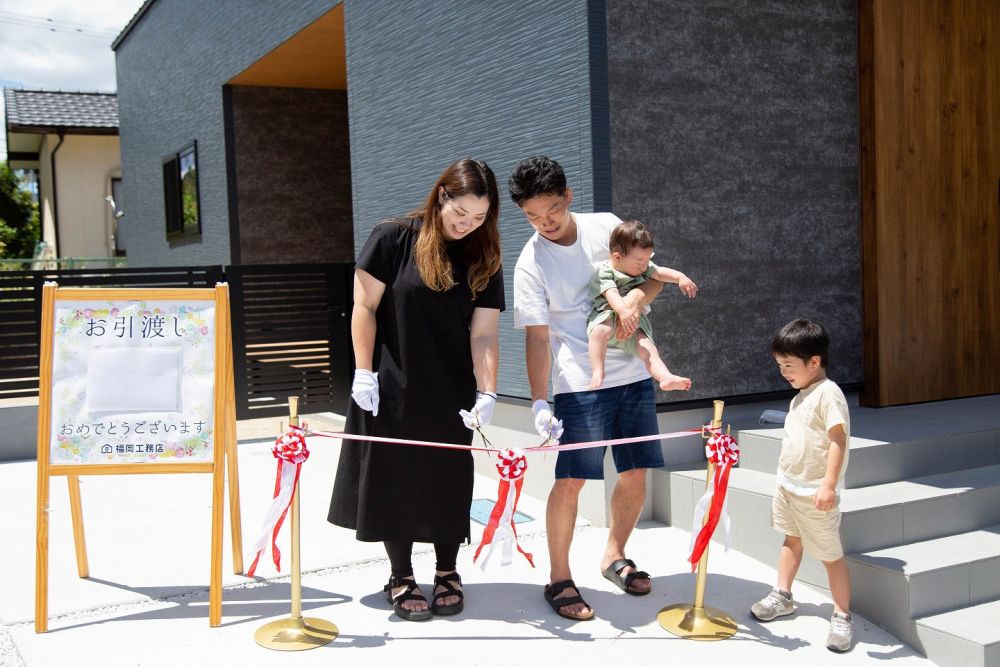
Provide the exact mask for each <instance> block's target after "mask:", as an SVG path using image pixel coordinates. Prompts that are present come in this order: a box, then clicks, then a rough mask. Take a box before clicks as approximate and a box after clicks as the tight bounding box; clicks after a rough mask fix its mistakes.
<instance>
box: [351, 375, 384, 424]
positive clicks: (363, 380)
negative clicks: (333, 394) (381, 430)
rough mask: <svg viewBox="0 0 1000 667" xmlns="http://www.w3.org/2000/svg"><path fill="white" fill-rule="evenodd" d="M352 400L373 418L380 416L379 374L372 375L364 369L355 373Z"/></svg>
mask: <svg viewBox="0 0 1000 667" xmlns="http://www.w3.org/2000/svg"><path fill="white" fill-rule="evenodd" d="M351 398H353V399H354V402H355V403H357V404H358V406H360V407H361V409H362V410H367V411H368V412H370V413H372V415H373V416H376V417H377V416H378V373H372V372H371V371H368V370H365V369H364V368H358V369H355V371H354V384H352V385H351Z"/></svg>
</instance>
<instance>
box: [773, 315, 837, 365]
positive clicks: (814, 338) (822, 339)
mask: <svg viewBox="0 0 1000 667" xmlns="http://www.w3.org/2000/svg"><path fill="white" fill-rule="evenodd" d="M829 352H830V336H829V335H828V334H827V333H826V329H824V328H823V327H821V326H820V325H818V324H816V323H815V322H810V321H809V320H792V321H791V322H789V323H788V324H786V325H785V326H783V327H781V328H780V329H779V330H778V333H776V334H774V340H772V341H771V354H774V355H776V356H779V357H798V358H799V359H801V360H802V361H809V360H810V359H812V358H813V357H819V365H820V366H822V367H823V368H826V362H827V359H828V358H829Z"/></svg>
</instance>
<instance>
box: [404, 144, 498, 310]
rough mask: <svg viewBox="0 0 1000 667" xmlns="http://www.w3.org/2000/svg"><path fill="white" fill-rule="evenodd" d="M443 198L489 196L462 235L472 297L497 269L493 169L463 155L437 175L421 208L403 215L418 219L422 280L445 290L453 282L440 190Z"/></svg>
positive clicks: (416, 250) (429, 285)
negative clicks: (479, 219)
mask: <svg viewBox="0 0 1000 667" xmlns="http://www.w3.org/2000/svg"><path fill="white" fill-rule="evenodd" d="M442 189H443V190H444V196H445V197H446V198H450V199H454V198H457V197H462V196H464V195H469V194H471V195H475V196H476V197H486V198H487V199H489V202H490V208H489V210H488V211H487V212H486V219H485V220H484V221H483V224H482V225H480V226H479V227H478V228H477V229H476V230H475V231H473V232H472V233H471V234H469V235H468V236H467V237H466V238H467V239H468V241H467V246H466V251H465V252H466V257H468V258H469V288H470V289H471V290H472V299H473V300H475V298H476V295H478V294H479V292H482V291H483V290H484V289H486V284H487V283H488V282H489V280H490V278H491V277H492V276H493V274H495V273H496V272H497V271H499V270H500V259H501V257H500V231H499V229H498V224H497V222H498V220H499V218H500V195H499V192H498V191H497V179H496V176H494V175H493V170H492V169H490V168H489V166H488V165H487V164H486V163H485V162H483V161H482V160H473V159H471V158H466V159H463V160H459V161H458V162H455V163H454V164H452V165H450V166H449V167H448V168H447V169H445V170H444V172H442V174H441V176H439V177H438V179H437V182H436V183H435V184H434V187H433V188H432V189H431V192H430V194H429V195H428V196H427V200H426V201H425V202H424V205H423V206H422V207H421V208H418V209H417V210H415V211H411V212H410V213H408V214H407V217H410V218H416V219H418V220H421V221H422V222H423V224H421V226H420V236H418V237H417V242H416V247H415V253H414V254H415V257H416V262H417V270H418V271H419V272H420V278H421V279H422V280H423V281H424V284H425V285H427V286H428V287H430V288H431V289H432V290H435V291H438V292H445V291H447V290H449V289H451V288H452V287H454V286H455V280H454V278H453V276H452V266H451V261H450V260H449V259H448V254H447V253H446V252H445V236H444V230H443V228H442V225H441V199H442V198H441V196H440V192H441V190H442Z"/></svg>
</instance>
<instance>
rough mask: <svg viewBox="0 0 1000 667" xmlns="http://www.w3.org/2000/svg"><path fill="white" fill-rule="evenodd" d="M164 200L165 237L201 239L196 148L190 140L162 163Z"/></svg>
mask: <svg viewBox="0 0 1000 667" xmlns="http://www.w3.org/2000/svg"><path fill="white" fill-rule="evenodd" d="M163 197H164V203H165V206H166V217H167V238H168V239H170V240H174V239H181V238H188V237H197V236H201V208H200V205H199V204H200V202H199V199H198V145H197V142H194V141H192V142H191V143H190V144H189V145H187V146H185V147H184V148H182V149H181V150H179V151H177V153H175V154H173V155H171V156H170V157H168V158H167V159H166V160H165V161H164V163H163Z"/></svg>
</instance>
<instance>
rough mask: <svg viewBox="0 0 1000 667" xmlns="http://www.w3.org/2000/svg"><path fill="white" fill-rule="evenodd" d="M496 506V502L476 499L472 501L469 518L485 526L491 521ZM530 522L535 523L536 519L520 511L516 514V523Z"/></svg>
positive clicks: (487, 499)
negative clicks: (491, 513)
mask: <svg viewBox="0 0 1000 667" xmlns="http://www.w3.org/2000/svg"><path fill="white" fill-rule="evenodd" d="M494 505H496V501H494V500H490V499H489V498H476V499H474V500H473V501H472V509H471V510H470V511H469V518H470V519H472V520H473V521H475V522H476V523H478V524H480V525H482V526H485V525H486V524H487V523H488V522H489V520H490V512H492V511H493V506H494ZM528 521H534V519H533V518H532V517H530V516H528V515H527V514H525V513H524V512H520V511H519V512H515V513H514V523H526V522H528Z"/></svg>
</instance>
